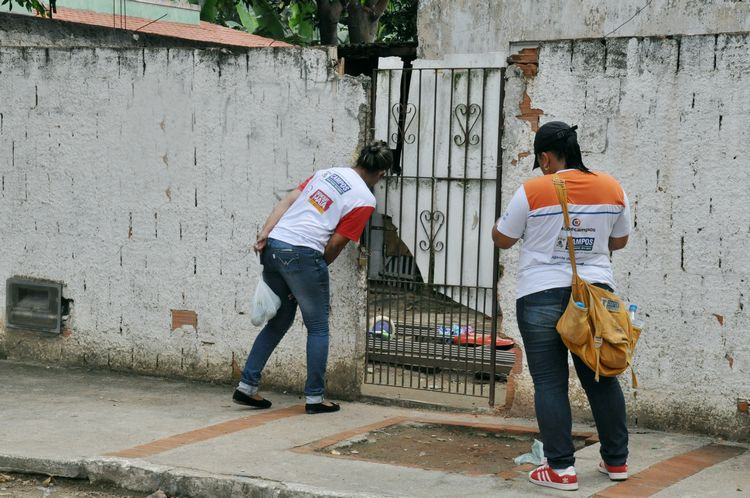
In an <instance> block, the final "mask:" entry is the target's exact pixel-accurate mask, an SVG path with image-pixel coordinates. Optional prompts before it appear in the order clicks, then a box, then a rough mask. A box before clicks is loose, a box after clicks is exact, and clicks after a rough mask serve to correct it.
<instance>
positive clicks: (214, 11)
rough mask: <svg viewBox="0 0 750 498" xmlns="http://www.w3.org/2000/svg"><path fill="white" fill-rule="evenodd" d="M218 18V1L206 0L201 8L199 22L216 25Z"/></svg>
mask: <svg viewBox="0 0 750 498" xmlns="http://www.w3.org/2000/svg"><path fill="white" fill-rule="evenodd" d="M218 16H219V8H218V0H206V2H205V3H204V4H203V8H201V20H203V21H208V22H212V23H216V19H217V18H218Z"/></svg>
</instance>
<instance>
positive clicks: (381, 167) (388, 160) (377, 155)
mask: <svg viewBox="0 0 750 498" xmlns="http://www.w3.org/2000/svg"><path fill="white" fill-rule="evenodd" d="M357 166H359V167H360V168H363V169H366V170H367V171H370V172H372V173H377V172H379V171H388V170H389V169H391V166H393V153H392V152H391V149H390V148H388V144H386V143H385V142H383V141H382V140H376V141H374V142H372V143H371V144H370V145H366V146H365V147H363V148H362V150H361V151H360V152H359V157H358V158H357Z"/></svg>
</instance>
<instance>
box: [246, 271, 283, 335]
mask: <svg viewBox="0 0 750 498" xmlns="http://www.w3.org/2000/svg"><path fill="white" fill-rule="evenodd" d="M260 269H261V272H260V279H258V286H257V287H256V288H255V296H254V297H253V311H252V313H251V315H250V321H251V322H253V325H255V326H257V327H260V326H261V325H263V324H264V323H266V322H267V321H268V320H270V319H271V318H273V317H274V316H276V312H277V311H279V308H280V307H281V299H280V298H279V296H277V295H276V293H274V291H273V290H271V288H270V287H269V286H268V284H267V283H266V281H265V280H263V265H260Z"/></svg>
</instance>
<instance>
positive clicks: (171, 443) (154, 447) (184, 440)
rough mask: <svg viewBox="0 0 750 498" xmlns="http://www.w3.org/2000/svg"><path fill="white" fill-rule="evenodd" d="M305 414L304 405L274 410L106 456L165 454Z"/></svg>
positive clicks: (132, 456) (133, 456)
mask: <svg viewBox="0 0 750 498" xmlns="http://www.w3.org/2000/svg"><path fill="white" fill-rule="evenodd" d="M304 413H305V409H304V407H303V406H302V405H294V406H290V407H288V408H282V409H281V410H272V411H269V412H263V413H261V414H258V415H250V416H249V417H242V418H238V419H234V420H228V421H226V422H222V423H220V424H215V425H209V426H208V427H204V428H202V429H196V430H194V431H189V432H183V433H182V434H175V435H174V436H169V437H167V438H164V439H158V440H156V441H152V442H150V443H146V444H141V445H139V446H134V447H132V448H129V449H127V450H122V451H117V452H114V453H108V454H107V455H106V456H113V457H122V458H144V457H149V456H153V455H156V454H158V453H163V452H165V451H169V450H173V449H175V448H179V447H180V446H186V445H188V444H194V443H199V442H201V441H206V440H207V439H213V438H216V437H220V436H224V435H226V434H231V433H233V432H239V431H244V430H245V429H250V428H253V427H258V426H260V425H264V424H267V423H269V422H274V421H276V420H280V419H283V418H287V417H293V416H295V415H302V414H304Z"/></svg>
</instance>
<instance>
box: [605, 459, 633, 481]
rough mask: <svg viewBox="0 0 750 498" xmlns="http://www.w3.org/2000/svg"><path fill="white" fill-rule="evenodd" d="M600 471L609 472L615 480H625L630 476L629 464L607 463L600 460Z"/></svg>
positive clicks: (610, 476)
mask: <svg viewBox="0 0 750 498" xmlns="http://www.w3.org/2000/svg"><path fill="white" fill-rule="evenodd" d="M598 470H599V472H601V473H602V474H607V475H608V476H609V478H610V479H611V480H613V481H624V480H625V479H627V478H628V464H627V463H626V464H625V465H607V464H606V463H604V462H599V467H598Z"/></svg>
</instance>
